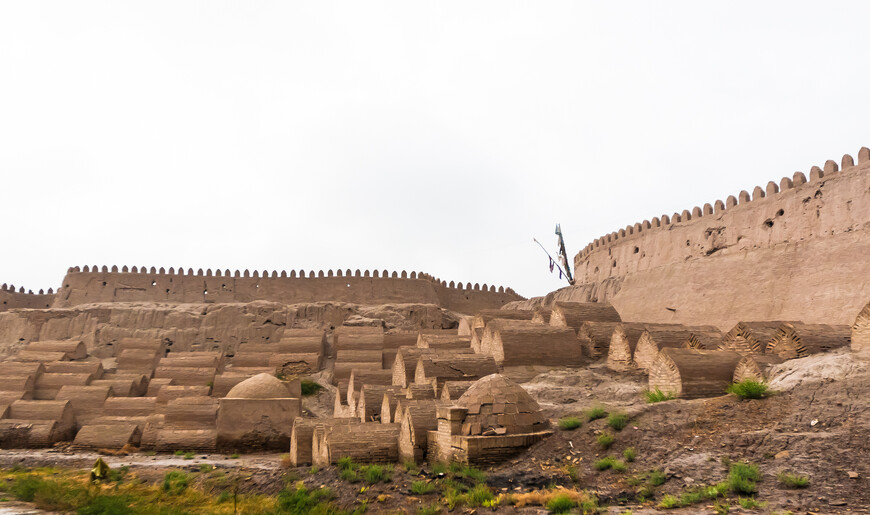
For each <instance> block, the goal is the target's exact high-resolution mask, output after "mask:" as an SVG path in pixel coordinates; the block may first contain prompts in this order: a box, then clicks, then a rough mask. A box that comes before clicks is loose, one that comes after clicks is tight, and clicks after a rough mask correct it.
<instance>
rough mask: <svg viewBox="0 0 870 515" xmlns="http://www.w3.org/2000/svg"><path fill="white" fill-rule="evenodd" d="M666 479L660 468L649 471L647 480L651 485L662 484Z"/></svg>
mask: <svg viewBox="0 0 870 515" xmlns="http://www.w3.org/2000/svg"><path fill="white" fill-rule="evenodd" d="M666 479H667V478H666V477H665V474H664V473H663V472H662V471H661V470H658V469H656V470H653V471H651V472H650V473H649V479H648V481H649V484H651V485H652V486H662V485H663V484H665V480H666Z"/></svg>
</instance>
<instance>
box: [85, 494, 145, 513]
mask: <svg viewBox="0 0 870 515" xmlns="http://www.w3.org/2000/svg"><path fill="white" fill-rule="evenodd" d="M130 503H131V499H130V498H129V497H127V496H126V495H98V496H96V497H94V498H92V499H90V501H89V502H88V504H87V505H85V506H83V507H81V508H79V509H78V510H77V511H76V513H77V514H78V515H128V514H132V513H135V511H134V510H133V509H132V508H130Z"/></svg>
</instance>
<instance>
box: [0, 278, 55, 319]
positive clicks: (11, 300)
mask: <svg viewBox="0 0 870 515" xmlns="http://www.w3.org/2000/svg"><path fill="white" fill-rule="evenodd" d="M53 304H54V294H53V293H52V291H51V290H49V293H47V294H46V293H43V291H42V290H40V291H39V293H33V292H32V291H28V292H26V293H25V292H24V289H23V288H21V289H20V290H19V291H15V287H14V286H11V287H8V286H6V285H5V284H4V285H3V287H2V288H0V312H2V311H9V310H10V309H19V308H26V309H45V308H50V307H51V306H52V305H53Z"/></svg>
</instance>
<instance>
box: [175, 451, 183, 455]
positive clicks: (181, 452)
mask: <svg viewBox="0 0 870 515" xmlns="http://www.w3.org/2000/svg"><path fill="white" fill-rule="evenodd" d="M175 455H176V456H184V451H182V450H177V451H175Z"/></svg>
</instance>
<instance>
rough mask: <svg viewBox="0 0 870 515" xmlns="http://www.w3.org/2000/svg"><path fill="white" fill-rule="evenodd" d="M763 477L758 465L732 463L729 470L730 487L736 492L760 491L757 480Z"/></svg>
mask: <svg viewBox="0 0 870 515" xmlns="http://www.w3.org/2000/svg"><path fill="white" fill-rule="evenodd" d="M759 479H761V473H760V472H759V471H758V466H757V465H750V464H748V463H732V464H731V469H730V470H729V472H728V480H727V484H728V488H729V490H731V491H732V492H734V493H735V494H738V495H739V494H744V495H752V494H754V493H755V492H757V491H758V488H757V487H756V486H755V482H756V481H758V480H759Z"/></svg>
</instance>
